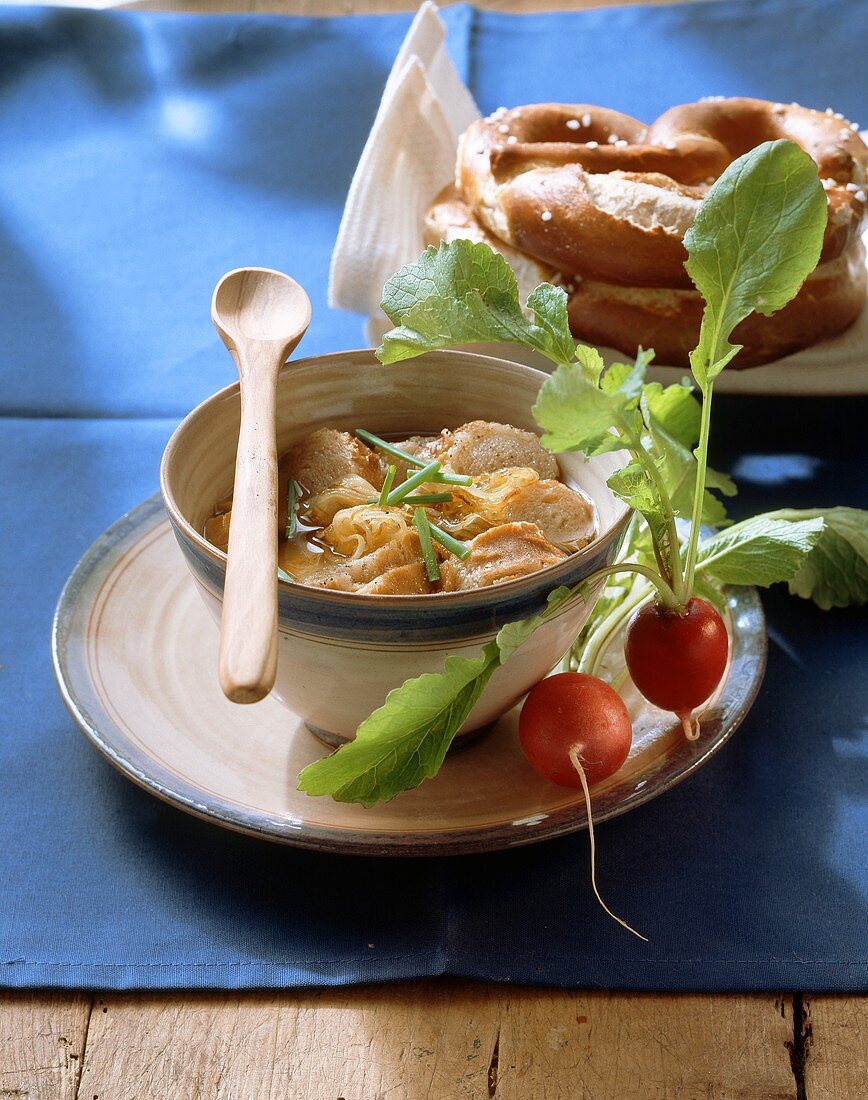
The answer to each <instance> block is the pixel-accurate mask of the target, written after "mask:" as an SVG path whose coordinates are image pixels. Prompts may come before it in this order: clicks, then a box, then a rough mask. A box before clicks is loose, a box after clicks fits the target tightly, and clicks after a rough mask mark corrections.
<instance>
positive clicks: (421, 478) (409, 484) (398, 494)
mask: <svg viewBox="0 0 868 1100" xmlns="http://www.w3.org/2000/svg"><path fill="white" fill-rule="evenodd" d="M439 472H440V463H439V462H429V463H428V465H427V466H423V467H422V469H421V470H417V471H416V473H415V474H411V475H410V477H408V478H407V480H406V481H405V482H403V484H401V485H399V486H398V488H397V489H393V490H392V491H391V493H389V495H388V497H386V504H387V505H388V506H389V507H390V508H391V507H393V506H394V505H396V504H400V503H401V501H402V500H403V499H404V497H406V496H409V495H410V493H412V492H413V490H414V489H416V488H418V487H419V486H420V485H424V483H425V482H426V481H431V480H433V479H432V476H431V475H432V474H436V473H439Z"/></svg>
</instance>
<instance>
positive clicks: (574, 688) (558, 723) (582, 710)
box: [518, 672, 633, 787]
mask: <svg viewBox="0 0 868 1100" xmlns="http://www.w3.org/2000/svg"><path fill="white" fill-rule="evenodd" d="M518 730H519V737H520V738H521V747H522V748H523V749H524V754H525V756H526V757H527V758H528V760H529V761H530V765H531V767H532V768H533V770H534V771H535V772H537V773H538V774H539V775H541V776H542V777H543V779H550V780H551V781H552V783H559V784H560V785H561V786H562V787H580V786H581V785H582V781H581V779H580V778H579V774H578V773H577V772H576V769H575V767H574V766H573V764H572V762H571V760H570V752H571V750H572V749H576V750H577V752H578V756H579V759H580V760H581V763H582V770H583V771H584V774H585V776H586V777H587V780H588V783H590V784H594V783H599V782H600V780H601V779H606V778H608V777H609V776H610V775H613V774H614V773H615V772H616V771H617V770H618V768H620V767H621V765H622V764H623V763H624V761H625V760H626V759H627V753H628V752H629V751H630V744H631V742H632V740H633V726H632V724H631V722H630V715H629V714H628V713H627V708H626V707H625V706H624V703H623V701H622V699H621V696H620V695H619V694H618V693H617V692H616V691H615V690H614V688H611V687H610V686H609V685H608V684H607V683H604V681H602V680H597V679H596V678H595V677H593V676H585V675H584V674H583V673H581V672H561V673H559V674H558V675H557V676H549V677H548V678H547V679H545V680H541V681H540V682H539V683H538V684H537V685H536V687H535V688H534V689H533V691H531V693H530V695H528V697H527V699H526V700H525V702H524V706H523V707H522V708H521V717H520V718H519V722H518Z"/></svg>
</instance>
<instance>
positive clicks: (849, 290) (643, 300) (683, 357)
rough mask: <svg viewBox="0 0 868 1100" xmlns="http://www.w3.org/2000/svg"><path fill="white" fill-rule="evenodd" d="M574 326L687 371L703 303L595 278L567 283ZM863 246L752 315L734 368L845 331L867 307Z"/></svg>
mask: <svg viewBox="0 0 868 1100" xmlns="http://www.w3.org/2000/svg"><path fill="white" fill-rule="evenodd" d="M567 289H568V293H569V303H568V311H569V318H570V329H571V330H572V332H573V334H574V335H575V336H576V337H577V338H578V339H582V340H588V341H590V342H591V343H593V344H601V345H604V346H606V347H611V348H615V349H617V350H618V351H622V352H625V353H626V354H627V355H629V356H631V357H632V356H634V355H635V354H636V349H637V348H639V347H643V348H653V349H654V358H655V361H656V362H657V363H660V364H661V365H665V366H672V367H689V366H690V352H691V350H692V349H693V348H694V347H696V345H697V343H698V341H699V326H700V322H701V321H702V309H703V302H702V298H701V297H700V295H699V293H698V291H696V290H683V289H673V288H668V287H625V286H618V285H616V284H613V283H603V282H599V281H596V280H592V279H579V280H577V281H576V283H575V285H573V286H569V287H568V288H567ZM866 290H868V270H866V266H865V248H864V246H863V244H862V242H861V241H858V240H857V241H855V242H854V243H853V244H852V245H851V246H850V247H849V248H848V249H847V250H846V251H845V252H843V253H842V254H841V255H840V256H837V257H836V258H835V259H834V260H830V261H828V262H827V263H824V264H820V265H819V266H818V267H817V268H815V269H814V271H813V272H812V273H811V274H810V275H809V276H808V278H807V279H806V280H805V282H804V284H803V285H802V288H801V289H800V290H799V293H798V294H797V295H796V297H795V298H794V299H793V300H792V301H791V302H790V303H789V304H788V305H786V306H784V308H783V309H780V310H778V312H777V313H774V314H772V316H771V317H763V316H762V315H760V314H758V313H752V314H750V315H749V316H748V317H747V318H745V320H744V321H742V322H741V324H739V325H737V326H736V328H735V331H734V332H733V334H732V336H731V337H730V339H731V341H732V343H734V344H742V345H743V347H742V350H741V351H740V352H739V353H738V355H737V356H736V357H735V359H734V360H733V361H732V368H735V369H740V368H742V367H754V366H757V365H759V364H761V363H768V362H771V361H772V360H774V359H781V358H783V357H784V356H785V355H791V354H792V353H793V352H796V351H799V350H801V349H802V348H805V347H809V346H810V345H811V344H815V343H818V342H819V341H820V340H826V339H828V338H829V337H831V336H835V335H837V334H838V333H839V332H843V330H844V329H845V328H847V327H848V326H849V325H851V324H852V323H853V321H855V320H856V318H857V317H858V316H859V314H860V312H861V311H862V309H863V308H864V307H865V295H866Z"/></svg>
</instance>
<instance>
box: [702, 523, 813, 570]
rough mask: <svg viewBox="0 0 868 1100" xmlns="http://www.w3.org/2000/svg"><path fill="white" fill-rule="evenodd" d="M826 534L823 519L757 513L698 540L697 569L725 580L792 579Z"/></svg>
mask: <svg viewBox="0 0 868 1100" xmlns="http://www.w3.org/2000/svg"><path fill="white" fill-rule="evenodd" d="M822 534H823V520H822V519H821V518H819V517H818V518H811V519H805V520H800V521H797V522H788V521H786V520H781V519H774V518H772V517H771V516H768V515H760V516H754V517H753V518H752V519H747V520H744V521H743V522H742V523H737V524H735V525H734V526H733V527H730V528H728V529H727V530H726V531H720V532H719V533H718V534H716V535H712V536H711V538H709V539H706V540H705V541H704V542H701V543H700V544H699V556H698V563H697V571H701V572H702V573H704V574H705V575H706V576H710V577H714V579H715V580H717V581H720V582H721V583H722V584H757V585H761V586H763V587H765V586H767V585H770V584H775V583H776V582H777V581H788V580H791V579H792V578H793V577H794V576H795V575H796V573H797V572H798V571H799V569H800V568H801V567H802V565H803V564H804V562H805V560H806V559H807V557H808V555H809V554H810V553H811V551H812V550H813V548H814V546H816V544H817V542H818V541H819V539H820V538H821V536H822Z"/></svg>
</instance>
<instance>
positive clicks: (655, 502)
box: [606, 461, 673, 562]
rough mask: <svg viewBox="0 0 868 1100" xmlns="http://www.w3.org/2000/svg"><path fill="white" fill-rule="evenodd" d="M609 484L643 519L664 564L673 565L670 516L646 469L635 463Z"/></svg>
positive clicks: (617, 473)
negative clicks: (669, 563)
mask: <svg viewBox="0 0 868 1100" xmlns="http://www.w3.org/2000/svg"><path fill="white" fill-rule="evenodd" d="M606 484H607V485H608V486H609V488H610V489H611V490H612V492H613V493H615V494H616V495H617V496H619V497H620V498H621V499H622V500H623V501H626V503H627V504H629V505H630V507H631V508H634V509H635V510H636V511H637V512H638V513H639V514H640V515H641V516H642V518H643V519H644V520H645V522H646V523H647V524H648V527H649V530H650V531H651V534H652V536H653V539H654V542H655V543H656V544H657V546H658V547H659V549H660V551H661V553H662V555H663V559H664V561H667V562H669V561H672V554H673V547H672V542H671V539H670V535H669V531H670V529H669V525H668V522H667V516H666V512H665V510H664V508H663V504H662V502H661V500H660V497H659V495H658V493H657V489H656V487H655V485H654V483H653V482H652V481H651V478H650V477H649V476H648V473H647V471H646V470H645V468H644V466H642V465H641V464H640V463H638V462H635V461H634V462H630V463H629V464H628V465H627V466H624V467H623V469H621V470H616V471H615V473H614V474H612V475H611V476H610V477H609V479H608V481H607V482H606Z"/></svg>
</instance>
